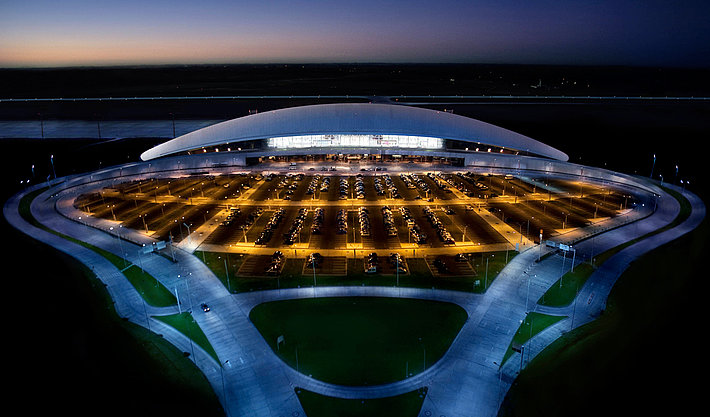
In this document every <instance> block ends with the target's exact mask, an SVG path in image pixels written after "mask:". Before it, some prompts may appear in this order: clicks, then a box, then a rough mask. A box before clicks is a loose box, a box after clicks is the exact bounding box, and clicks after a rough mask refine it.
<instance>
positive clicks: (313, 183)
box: [306, 175, 320, 195]
mask: <svg viewBox="0 0 710 417" xmlns="http://www.w3.org/2000/svg"><path fill="white" fill-rule="evenodd" d="M319 182H320V175H315V176H314V177H313V178H311V183H310V184H308V189H307V190H306V194H308V195H312V194H314V193H315V192H316V189H318V183H319Z"/></svg>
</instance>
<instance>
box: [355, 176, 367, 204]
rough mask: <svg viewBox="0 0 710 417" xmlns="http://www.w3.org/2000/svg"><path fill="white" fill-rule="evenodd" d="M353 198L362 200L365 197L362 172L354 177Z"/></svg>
mask: <svg viewBox="0 0 710 417" xmlns="http://www.w3.org/2000/svg"><path fill="white" fill-rule="evenodd" d="M355 198H357V199H360V200H363V199H364V198H365V183H364V182H363V181H362V174H357V176H356V177H355Z"/></svg>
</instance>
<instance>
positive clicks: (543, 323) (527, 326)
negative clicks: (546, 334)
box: [501, 311, 565, 366]
mask: <svg viewBox="0 0 710 417" xmlns="http://www.w3.org/2000/svg"><path fill="white" fill-rule="evenodd" d="M564 318H565V316H550V315H547V314H541V313H536V312H534V311H533V312H530V313H528V315H527V316H526V317H525V319H524V320H523V322H522V323H520V327H518V330H517V331H516V332H515V334H514V335H513V340H511V342H510V344H509V345H508V350H507V351H506V352H505V355H504V356H503V360H502V361H501V366H502V365H503V364H504V363H505V361H507V360H508V358H510V356H511V355H513V345H514V344H515V345H523V344H525V343H526V342H527V341H528V340H530V339H532V337H533V336H535V335H536V334H538V333H540V332H541V331H543V330H545V329H547V328H548V327H550V326H552V325H553V324H555V323H557V322H558V321H560V320H562V319H564Z"/></svg>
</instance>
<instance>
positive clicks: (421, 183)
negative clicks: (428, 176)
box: [412, 175, 431, 194]
mask: <svg viewBox="0 0 710 417" xmlns="http://www.w3.org/2000/svg"><path fill="white" fill-rule="evenodd" d="M412 181H413V182H414V183H415V184H416V185H417V187H419V188H420V189H421V190H422V191H424V192H425V193H427V194H428V193H429V192H431V189H430V188H429V184H427V183H426V181H424V179H423V178H422V177H420V176H418V175H412Z"/></svg>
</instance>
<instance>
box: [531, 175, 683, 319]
mask: <svg viewBox="0 0 710 417" xmlns="http://www.w3.org/2000/svg"><path fill="white" fill-rule="evenodd" d="M662 188H663V190H664V191H666V192H667V193H668V194H670V195H671V196H673V198H675V199H676V200H678V203H679V204H680V212H679V213H678V215H677V216H676V217H675V219H673V221H672V222H671V223H670V224H668V225H666V226H664V227H662V228H660V229H658V230H654V231H652V232H649V233H646V234H645V235H643V236H640V237H637V238H635V239H632V240H630V241H628V242H625V243H622V244H620V245H617V246H615V247H613V248H611V249H608V250H606V251H604V252H602V253H600V254H599V255H597V256H595V257H594V259H593V260H590V263H583V264H579V265H577V266H575V267H574V270H573V271H572V270H570V271H569V272H567V273H565V274H564V275H563V276H562V278H560V279H559V280H558V281H557V282H555V283H554V284H553V285H552V286H551V287H550V288H549V289H548V290H547V291H546V292H545V294H543V295H542V297H540V299H539V300H538V304H540V305H544V306H548V307H564V306H568V305H570V304H571V303H572V301H574V299H575V297H576V296H577V293H578V292H579V290H580V288H582V287H583V286H584V284H585V283H586V282H587V280H588V279H589V277H590V276H591V275H592V274H593V273H594V271H595V270H596V268H599V266H601V265H602V264H603V263H604V262H606V261H607V260H608V259H609V258H611V257H612V256H613V255H616V254H617V253H618V252H620V251H621V250H623V249H625V248H627V247H629V246H631V245H633V244H635V243H638V242H640V241H642V240H644V239H647V238H649V237H651V236H654V235H656V234H658V233H662V232H664V231H666V230H670V229H672V228H674V227H676V226H677V225H679V224H681V223H683V222H684V221H685V219H687V218H688V216H690V211H691V207H690V202H689V201H688V200H687V199H686V198H685V197H683V196H682V195H681V194H680V193H678V192H677V191H675V190H671V189H669V188H666V187H662Z"/></svg>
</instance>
